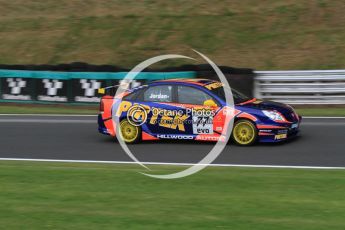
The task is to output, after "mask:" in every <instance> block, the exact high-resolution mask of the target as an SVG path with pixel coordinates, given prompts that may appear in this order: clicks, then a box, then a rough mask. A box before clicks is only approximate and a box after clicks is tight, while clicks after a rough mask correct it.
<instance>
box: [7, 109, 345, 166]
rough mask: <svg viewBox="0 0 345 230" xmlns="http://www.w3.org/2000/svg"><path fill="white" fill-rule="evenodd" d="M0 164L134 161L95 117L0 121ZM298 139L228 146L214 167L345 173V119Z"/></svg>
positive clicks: (163, 147)
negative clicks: (12, 160)
mask: <svg viewBox="0 0 345 230" xmlns="http://www.w3.org/2000/svg"><path fill="white" fill-rule="evenodd" d="M0 130H1V132H0V158H23V159H24V158H26V159H27V158H29V159H58V160H97V161H132V160H131V159H130V158H129V157H128V156H127V155H126V154H125V152H124V151H123V150H122V149H121V147H120V145H119V144H118V143H117V142H116V141H115V140H114V139H112V138H111V137H108V136H104V135H101V134H99V133H98V132H97V124H96V117H95V116H86V117H85V116H44V115H39V116H38V115H1V116H0ZM301 130H302V131H301V134H300V136H299V137H298V138H296V139H293V140H291V141H288V142H285V143H282V144H258V145H255V146H252V147H239V146H235V145H233V144H230V145H228V146H227V147H226V148H225V150H224V151H223V152H222V154H221V155H220V156H219V157H218V158H217V160H216V161H215V162H214V163H217V164H246V165H247V164H249V165H278V166H279V165H282V166H285V165H289V166H322V167H345V138H344V137H345V118H324V119H321V118H313V119H312V118H305V119H304V120H303V122H302V125H301ZM213 146H214V144H213V143H201V142H192V141H183V142H181V141H159V142H143V143H140V144H136V145H131V146H130V149H131V150H132V151H133V153H134V155H135V156H136V157H137V158H138V159H139V160H140V161H143V162H164V163H195V162H198V161H199V160H200V159H202V158H203V157H204V156H205V155H206V154H207V153H208V151H209V150H210V149H211V148H212V147H213Z"/></svg>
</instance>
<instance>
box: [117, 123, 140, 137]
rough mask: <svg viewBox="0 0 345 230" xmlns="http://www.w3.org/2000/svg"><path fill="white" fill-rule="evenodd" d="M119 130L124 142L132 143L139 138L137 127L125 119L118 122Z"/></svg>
mask: <svg viewBox="0 0 345 230" xmlns="http://www.w3.org/2000/svg"><path fill="white" fill-rule="evenodd" d="M120 132H121V137H122V140H123V141H124V142H126V143H134V142H136V141H137V140H138V139H139V134H140V132H139V127H138V126H134V125H132V124H131V123H129V122H128V121H127V120H122V121H121V122H120Z"/></svg>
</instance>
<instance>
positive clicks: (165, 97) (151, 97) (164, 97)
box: [149, 93, 170, 99]
mask: <svg viewBox="0 0 345 230" xmlns="http://www.w3.org/2000/svg"><path fill="white" fill-rule="evenodd" d="M149 98H150V99H169V98H170V97H169V95H164V94H162V93H159V94H151V95H150V96H149Z"/></svg>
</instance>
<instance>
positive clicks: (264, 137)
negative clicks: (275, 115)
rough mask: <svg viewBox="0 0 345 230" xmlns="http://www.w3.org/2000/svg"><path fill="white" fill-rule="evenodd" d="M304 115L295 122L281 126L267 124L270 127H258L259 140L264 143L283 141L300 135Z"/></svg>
mask: <svg viewBox="0 0 345 230" xmlns="http://www.w3.org/2000/svg"><path fill="white" fill-rule="evenodd" d="M301 120H302V117H301V116H299V120H298V121H296V122H294V123H289V124H281V125H279V126H272V127H270V126H267V127H269V128H258V134H259V135H258V136H259V138H258V141H259V142H263V143H269V142H282V141H286V140H288V139H291V138H294V137H296V136H298V134H299V132H300V124H301Z"/></svg>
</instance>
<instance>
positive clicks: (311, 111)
mask: <svg viewBox="0 0 345 230" xmlns="http://www.w3.org/2000/svg"><path fill="white" fill-rule="evenodd" d="M296 111H297V112H298V113H299V114H300V115H302V116H341V117H345V108H331V107H330V108H327V107H325V108H304V109H302V108H297V109H296ZM97 112H98V106H97V105H94V106H88V107H86V106H62V107H54V106H51V105H50V106H34V107H32V106H30V105H22V104H17V105H15V106H13V105H4V106H3V105H1V106H0V114H91V115H92V114H97Z"/></svg>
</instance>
